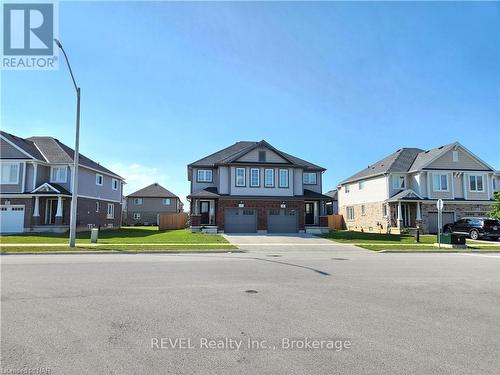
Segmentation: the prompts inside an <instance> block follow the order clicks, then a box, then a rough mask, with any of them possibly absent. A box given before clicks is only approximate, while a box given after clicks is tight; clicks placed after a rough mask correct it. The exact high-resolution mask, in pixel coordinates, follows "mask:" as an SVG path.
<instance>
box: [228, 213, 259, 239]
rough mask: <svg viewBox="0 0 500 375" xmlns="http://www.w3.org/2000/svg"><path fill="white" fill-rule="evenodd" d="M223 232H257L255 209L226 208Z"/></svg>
mask: <svg viewBox="0 0 500 375" xmlns="http://www.w3.org/2000/svg"><path fill="white" fill-rule="evenodd" d="M224 232H226V233H255V232H257V215H256V213H255V210H253V209H249V208H226V210H225V211H224Z"/></svg>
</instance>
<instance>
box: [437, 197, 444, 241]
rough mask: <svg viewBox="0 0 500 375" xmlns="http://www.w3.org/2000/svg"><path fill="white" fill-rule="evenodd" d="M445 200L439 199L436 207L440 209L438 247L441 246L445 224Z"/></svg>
mask: <svg viewBox="0 0 500 375" xmlns="http://www.w3.org/2000/svg"><path fill="white" fill-rule="evenodd" d="M443 206H444V203H443V200H442V199H438V200H437V202H436V207H437V209H438V247H439V248H441V229H442V226H443Z"/></svg>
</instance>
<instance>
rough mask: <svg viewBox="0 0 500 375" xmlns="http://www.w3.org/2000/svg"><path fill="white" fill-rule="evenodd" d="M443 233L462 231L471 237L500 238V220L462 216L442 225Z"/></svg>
mask: <svg viewBox="0 0 500 375" xmlns="http://www.w3.org/2000/svg"><path fill="white" fill-rule="evenodd" d="M443 232H445V233H463V234H467V235H468V236H469V237H470V238H471V239H473V240H477V239H478V238H491V239H492V240H498V239H499V238H500V221H499V220H497V219H486V218H481V217H464V218H462V219H460V220H458V221H456V222H454V223H451V224H446V225H445V226H444V227H443Z"/></svg>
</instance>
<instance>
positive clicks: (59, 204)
mask: <svg viewBox="0 0 500 375" xmlns="http://www.w3.org/2000/svg"><path fill="white" fill-rule="evenodd" d="M62 216H63V200H62V197H61V196H58V197H57V210H56V225H61V224H62V220H63V218H62Z"/></svg>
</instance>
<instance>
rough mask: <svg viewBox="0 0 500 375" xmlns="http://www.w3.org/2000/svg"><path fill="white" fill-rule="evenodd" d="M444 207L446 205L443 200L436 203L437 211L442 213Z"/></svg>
mask: <svg viewBox="0 0 500 375" xmlns="http://www.w3.org/2000/svg"><path fill="white" fill-rule="evenodd" d="M443 205H444V203H443V200H442V199H438V200H437V202H436V206H437V209H438V210H440V211H441V210H442V209H443Z"/></svg>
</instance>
